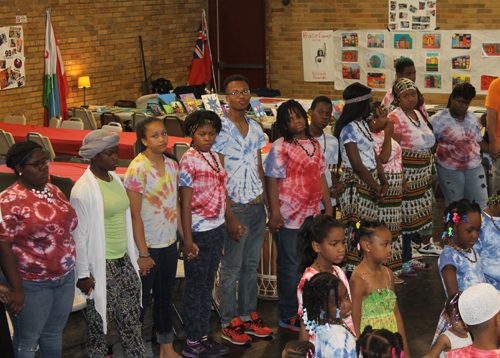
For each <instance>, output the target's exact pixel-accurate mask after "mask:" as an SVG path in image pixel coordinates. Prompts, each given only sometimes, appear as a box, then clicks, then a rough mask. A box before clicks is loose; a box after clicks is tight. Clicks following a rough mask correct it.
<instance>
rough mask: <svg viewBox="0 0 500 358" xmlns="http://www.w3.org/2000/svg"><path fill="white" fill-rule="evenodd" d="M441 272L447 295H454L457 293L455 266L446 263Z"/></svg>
mask: <svg viewBox="0 0 500 358" xmlns="http://www.w3.org/2000/svg"><path fill="white" fill-rule="evenodd" d="M441 272H442V274H443V281H444V285H445V286H446V292H447V293H448V297H451V296H454V295H456V294H457V293H458V281H457V268H456V267H455V266H453V265H446V266H445V267H443V269H442V270H441Z"/></svg>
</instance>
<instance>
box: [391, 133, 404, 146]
mask: <svg viewBox="0 0 500 358" xmlns="http://www.w3.org/2000/svg"><path fill="white" fill-rule="evenodd" d="M402 137H403V134H402V133H393V134H392V139H394V140H395V141H396V142H398V144H401V138H402Z"/></svg>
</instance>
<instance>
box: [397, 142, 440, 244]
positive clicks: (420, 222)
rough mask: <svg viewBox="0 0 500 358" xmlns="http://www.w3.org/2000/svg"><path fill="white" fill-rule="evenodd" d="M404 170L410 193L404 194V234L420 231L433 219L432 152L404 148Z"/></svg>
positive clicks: (402, 217)
mask: <svg viewBox="0 0 500 358" xmlns="http://www.w3.org/2000/svg"><path fill="white" fill-rule="evenodd" d="M403 170H404V172H405V176H406V182H407V183H408V193H406V194H405V195H404V196H403V212H402V216H401V230H402V233H403V235H404V234H411V233H416V232H419V231H420V230H422V229H424V228H426V227H427V226H429V225H430V224H431V220H432V154H431V153H430V151H427V152H413V151H411V150H403Z"/></svg>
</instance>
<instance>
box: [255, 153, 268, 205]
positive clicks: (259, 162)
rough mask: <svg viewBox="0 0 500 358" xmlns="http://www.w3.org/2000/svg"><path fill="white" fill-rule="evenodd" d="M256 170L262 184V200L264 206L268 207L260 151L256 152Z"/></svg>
mask: <svg viewBox="0 0 500 358" xmlns="http://www.w3.org/2000/svg"><path fill="white" fill-rule="evenodd" d="M257 166H258V167H257V170H258V172H259V179H260V181H261V183H262V189H263V190H264V191H263V192H262V197H263V198H264V205H265V206H266V207H269V201H268V199H267V190H266V179H265V178H264V168H263V167H262V153H261V151H260V150H257Z"/></svg>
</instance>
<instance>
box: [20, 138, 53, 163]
mask: <svg viewBox="0 0 500 358" xmlns="http://www.w3.org/2000/svg"><path fill="white" fill-rule="evenodd" d="M26 140H30V141H32V142H36V143H38V144H40V145H41V146H42V149H43V151H44V153H45V155H48V157H49V158H48V159H49V160H50V161H51V162H53V161H54V160H55V158H56V153H55V152H54V148H52V143H51V142H50V139H49V138H48V137H45V136H43V135H41V134H40V133H37V132H29V133H28V134H26Z"/></svg>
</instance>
